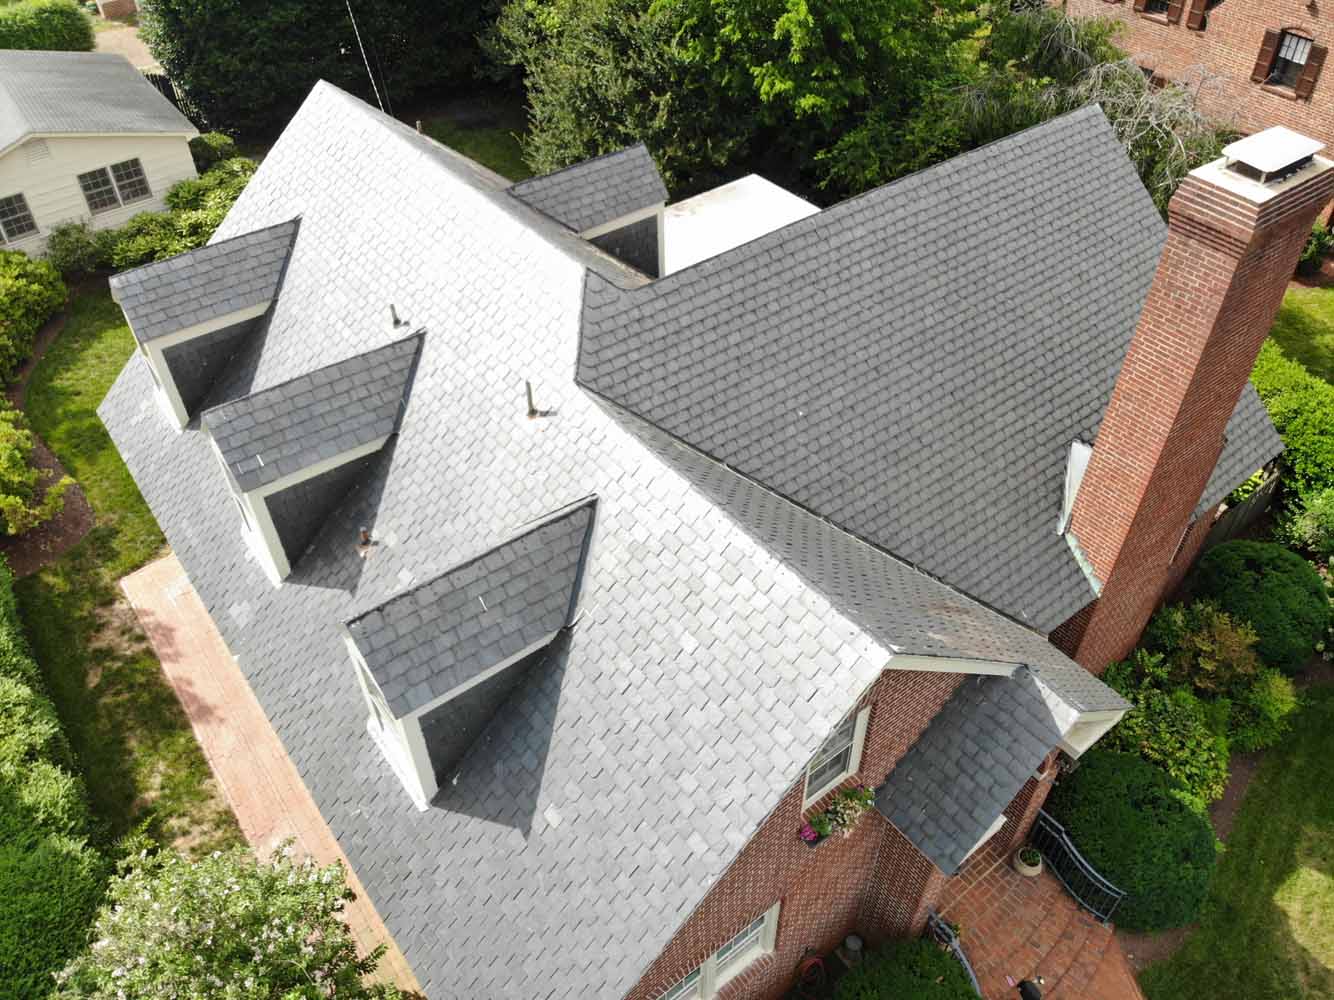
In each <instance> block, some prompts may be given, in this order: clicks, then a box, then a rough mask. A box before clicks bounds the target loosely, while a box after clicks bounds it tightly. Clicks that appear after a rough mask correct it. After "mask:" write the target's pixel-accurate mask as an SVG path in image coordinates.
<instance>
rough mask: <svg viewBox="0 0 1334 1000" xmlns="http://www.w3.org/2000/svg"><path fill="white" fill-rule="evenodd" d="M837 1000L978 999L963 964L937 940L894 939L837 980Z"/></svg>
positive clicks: (835, 994)
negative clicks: (936, 941) (937, 942)
mask: <svg viewBox="0 0 1334 1000" xmlns="http://www.w3.org/2000/svg"><path fill="white" fill-rule="evenodd" d="M834 998H835V1000H977V994H976V993H974V992H973V984H972V983H970V982H969V981H968V974H967V973H966V972H964V970H963V966H961V965H960V964H959V963H958V961H957V960H956V959H955V958H954V956H953V955H951V954H950V953H949V952H947V951H945V950H944V949H943V948H941V947H940V946H939V945H938V944H936V943H935V942H934V941H928V940H925V939H918V940H912V941H892V942H890V943H889V944H888V945H886V946H885V947H884V948H880V949H877V950H876V951H873V952H871V953H870V954H868V955H867V956H866V958H865V960H863V962H862V963H861V964H860V965H858V966H856V967H854V968H853V969H851V970H849V971H848V973H847V975H845V976H844V977H843V978H842V979H840V980H839V981H838V988H837V990H836V991H835V993H834Z"/></svg>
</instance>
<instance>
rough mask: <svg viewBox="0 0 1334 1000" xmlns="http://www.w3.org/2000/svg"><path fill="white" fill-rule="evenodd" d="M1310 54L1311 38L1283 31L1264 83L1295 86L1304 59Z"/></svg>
mask: <svg viewBox="0 0 1334 1000" xmlns="http://www.w3.org/2000/svg"><path fill="white" fill-rule="evenodd" d="M1310 55H1311V39H1309V38H1303V37H1302V36H1301V35H1294V34H1293V33H1292V32H1291V31H1285V32H1283V34H1282V35H1281V36H1280V38H1279V43H1278V54H1277V55H1276V56H1274V65H1273V66H1271V67H1270V68H1269V76H1267V77H1266V78H1265V83H1268V84H1271V85H1273V86H1275V87H1292V88H1295V87H1296V86H1297V80H1298V78H1299V77H1300V76H1301V75H1302V70H1303V69H1304V68H1305V67H1306V60H1307V59H1308V58H1309V57H1310Z"/></svg>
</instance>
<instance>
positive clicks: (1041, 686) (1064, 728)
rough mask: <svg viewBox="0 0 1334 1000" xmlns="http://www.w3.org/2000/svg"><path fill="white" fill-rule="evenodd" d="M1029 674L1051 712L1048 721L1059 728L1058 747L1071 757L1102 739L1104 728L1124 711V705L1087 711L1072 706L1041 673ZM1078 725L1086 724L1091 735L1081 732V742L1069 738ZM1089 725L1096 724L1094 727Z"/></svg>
mask: <svg viewBox="0 0 1334 1000" xmlns="http://www.w3.org/2000/svg"><path fill="white" fill-rule="evenodd" d="M1033 676H1034V679H1035V680H1036V681H1037V684H1038V693H1039V694H1041V695H1042V700H1043V701H1044V702H1045V703H1046V705H1047V710H1048V711H1049V712H1051V716H1052V721H1053V722H1055V723H1056V728H1057V729H1059V730H1060V733H1061V743H1060V747H1061V749H1062V750H1064V751H1065V752H1066V753H1068V754H1069V755H1070V756H1072V757H1078V756H1079V755H1080V754H1082V753H1083V752H1084V751H1085V750H1087V749H1088V748H1089V747H1091V746H1092V745H1093V744H1094V743H1096V742H1098V740H1100V739H1102V737H1103V736H1105V735H1106V734H1107V731H1108V730H1109V729H1111V728H1112V727H1113V726H1114V725H1116V724H1117V723H1118V722H1120V721H1121V719H1122V718H1123V717H1124V716H1125V714H1126V711H1127V709H1104V710H1099V711H1092V712H1090V711H1085V710H1083V709H1079V708H1076V707H1075V706H1074V705H1071V704H1070V703H1069V702H1067V701H1066V700H1065V699H1064V698H1062V697H1061V696H1060V695H1059V694H1057V693H1056V692H1055V691H1054V690H1052V688H1051V687H1050V686H1049V685H1048V684H1047V683H1046V682H1045V681H1044V680H1043V679H1042V678H1041V677H1038V676H1037V675H1036V674H1035V675H1033ZM1080 726H1087V727H1090V729H1089V730H1088V731H1089V732H1091V733H1093V735H1092V737H1091V738H1089V737H1088V735H1087V733H1086V734H1085V738H1084V739H1082V740H1080V743H1082V744H1083V745H1082V746H1078V745H1076V744H1075V743H1073V742H1071V741H1070V735H1071V734H1072V733H1073V732H1074V731H1075V729H1076V728H1077V727H1080ZM1092 727H1096V729H1095V728H1092Z"/></svg>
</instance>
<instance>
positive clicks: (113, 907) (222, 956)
mask: <svg viewBox="0 0 1334 1000" xmlns="http://www.w3.org/2000/svg"><path fill="white" fill-rule="evenodd" d="M288 853H290V852H289V851H288V850H284V852H283V854H282V855H275V856H274V858H273V859H272V861H270V862H268V863H260V862H258V861H256V859H255V858H254V857H253V856H252V855H251V854H250V852H249V851H248V850H245V849H241V848H233V849H232V850H230V851H226V852H216V853H214V854H212V855H211V856H209V857H207V858H203V859H201V860H199V861H190V860H187V859H186V858H183V857H181V856H180V855H178V854H176V853H174V852H170V851H164V852H162V853H161V854H157V855H151V854H150V855H147V856H143V857H139V858H134V859H131V860H130V862H129V863H127V864H126V865H123V866H122V872H121V875H120V876H119V877H118V878H115V879H112V881H111V885H110V887H109V888H108V891H107V905H106V906H104V907H103V908H102V910H101V911H100V913H99V914H98V916H97V922H96V927H95V930H94V937H95V939H96V940H98V942H99V947H97V948H93V949H90V950H88V951H86V952H84V953H83V954H82V955H80V956H79V957H78V958H77V959H75V960H74V961H73V962H72V963H71V964H70V966H69V967H68V968H67V969H66V970H65V972H63V973H62V974H61V977H60V979H61V985H62V988H61V989H60V990H59V991H58V993H57V995H58V996H60V997H64V998H73V997H86V998H98V1000H102V998H105V1000H113V998H116V997H124V996H132V997H136V998H142V1000H159V998H160V1000H166V998H168V997H176V996H191V997H193V996H200V995H201V994H200V993H199V990H198V988H197V987H198V985H199V984H200V983H204V982H211V983H213V984H214V986H215V989H213V990H211V991H208V993H209V995H210V996H212V995H217V996H229V997H230V996H236V997H242V996H245V997H260V996H263V997H291V998H296V997H313V996H316V995H319V996H337V997H340V998H347V1000H358V998H366V1000H370V998H385V1000H388V998H395V997H398V996H399V993H398V991H397V990H396V989H395V988H394V987H392V986H384V985H378V984H376V985H372V984H368V983H366V982H365V981H364V979H363V977H365V976H367V975H369V974H370V973H372V972H373V971H374V970H375V966H376V964H377V962H378V960H379V958H380V955H381V954H383V951H384V947H383V945H382V946H380V947H379V948H377V949H375V951H373V952H372V953H371V954H370V955H369V956H367V957H365V958H359V957H358V956H357V953H356V944H355V942H354V941H353V939H352V934H351V932H350V931H349V930H348V927H347V924H345V923H344V922H343V919H342V916H341V913H342V909H343V906H344V904H345V903H346V901H347V900H349V899H351V898H352V892H351V890H350V889H349V888H348V887H347V882H346V873H345V872H344V870H343V867H342V865H339V864H334V865H330V866H328V867H326V868H319V867H317V866H316V865H315V864H314V863H313V862H309V861H307V862H301V863H297V862H294V861H292V860H291V859H290V858H289V857H287V856H286V855H287V854H288ZM167 912H169V913H170V914H171V917H172V919H170V920H164V919H163V914H164V913H167ZM246 980H250V981H251V985H250V986H249V987H246V986H243V985H242V984H243V983H244V982H245V981H246ZM311 984H319V986H318V994H317V993H316V992H313V991H312V989H311Z"/></svg>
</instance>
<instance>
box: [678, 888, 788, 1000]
mask: <svg viewBox="0 0 1334 1000" xmlns="http://www.w3.org/2000/svg"><path fill="white" fill-rule="evenodd" d="M782 905H783V903H782V900H779V901H778V902H777V903H774V905H773V906H771V907H769V909H767V910H765V911H764V914H763V917H764V926H763V927H761V928H760V936H759V939H758V941H757V943H756V944H755V945H754V946H753V947H752V948H751V949H750V950H749V951H747V952H745V953H743V956H744V960H742V961H738V962H737V963H736V964H735V965H733V966H732V968H730V969H728V970H727V971H726V972H725V973H724V974H722V975H719V972H718V951H722V949H723V948H725V947H726V946H727V945H729V944H731V943H732V941H733V940H735V939H736V937H737V936H738V935H740V934H742V933H743V932H744V931H745V930H746V928H747V927H749V926H750V925H751V924H752V923H754V922H755V921H754V918H753V917H752V918H751V919H750V920H747V921H746V923H745V924H744V925H743V926H742V927H741V928H740V929H739V930H738V931H737V932H736V934H733V935H732V937H730V938H728V939H727V940H726V941H724V942H723V943H722V944H721V945H719V946H718V951H715V952H714V953H713V954H712V955H710V956H709V957H708V958H706V959H705V960H704V961H703V962H701V963H700V964H699V965H698V966H696V967H695V968H694V969H691V970H690V972H687V973H686V974H685V975H684V976H682V977H681V978H680V979H678V980H676V982H674V983H672V984H671V985H670V986H668V987H667V989H665V990H663V991H662V992H661V993H660V994H658V996H659V998H661V997H665V996H667V995H668V994H669V993H671V991H672V990H674V989H676V987H677V986H678V985H679V984H680V983H681V982H682V981H683V980H684V979H686V978H687V977H688V976H690V975H691V974H693V973H694V972H696V971H698V972H699V979H698V981H696V983H695V990H694V992H693V993H689V992H687V993H682V994H680V995H679V996H678V997H674V998H673V1000H712V998H713V997H716V996H717V995H718V991H719V990H721V989H722V988H723V987H724V986H726V985H727V984H728V983H730V982H731V981H732V980H733V979H735V978H736V977H737V976H739V975H741V974H742V973H743V972H745V971H746V970H747V969H749V968H750V967H751V966H752V965H754V964H755V962H756V960H758V959H760V958H763V957H764V956H765V955H770V954H772V953H773V950H774V948H775V947H776V945H777V943H778V913H779V911H780V910H781V909H782Z"/></svg>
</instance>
